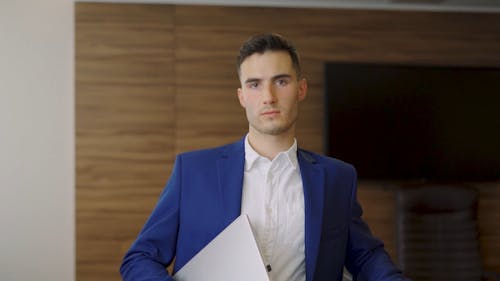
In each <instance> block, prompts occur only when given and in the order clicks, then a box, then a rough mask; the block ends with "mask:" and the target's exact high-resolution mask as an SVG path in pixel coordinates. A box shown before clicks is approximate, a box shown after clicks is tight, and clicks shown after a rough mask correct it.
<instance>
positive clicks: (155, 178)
mask: <svg viewBox="0 0 500 281" xmlns="http://www.w3.org/2000/svg"><path fill="white" fill-rule="evenodd" d="M267 31H273V32H278V33H281V34H283V35H285V36H287V37H289V38H290V39H291V40H292V41H293V42H295V45H296V46H297V48H298V49H299V51H300V55H301V57H302V60H303V68H304V74H305V75H306V77H307V79H308V82H309V95H308V97H307V99H306V100H305V101H304V102H303V104H302V106H301V109H300V119H299V123H298V127H297V138H298V142H299V145H300V146H301V147H303V148H306V149H310V150H313V151H316V152H322V151H323V136H322V134H323V125H324V124H323V84H324V82H323V65H324V62H325V61H334V60H336V61H355V62H398V63H417V64H429V63H430V64H443V65H475V66H500V56H499V54H500V16H499V15H498V14H472V13H444V12H408V11H405V12H403V11H375V10H346V9H342V10H334V9H303V8H300V9H299V8H293V9H292V8H291V9H286V8H257V7H223V6H182V5H130V4H89V3H77V4H76V134H77V136H76V141H77V145H76V157H77V159H76V161H77V163H76V164H77V198H76V200H77V218H76V222H77V237H76V239H77V279H78V280H79V281H82V280H119V279H120V278H119V275H118V273H117V271H118V267H119V263H120V261H121V258H122V256H123V254H124V253H125V251H126V250H127V248H128V247H129V246H130V243H131V242H132V240H133V239H134V237H135V236H136V235H137V233H138V231H139V229H140V228H141V227H142V225H143V223H144V222H145V220H146V218H147V216H148V214H149V212H150V211H151V209H152V208H153V207H154V204H155V202H156V200H157V197H158V195H159V193H160V192H161V190H162V188H163V186H164V183H165V181H166V180H167V179H168V175H169V172H170V169H171V167H172V164H173V160H174V156H175V154H176V153H179V152H182V151H186V150H192V149H198V148H204V147H211V146H216V145H220V144H224V143H228V142H231V141H234V140H237V139H239V138H241V137H242V136H243V135H244V133H245V132H246V130H247V126H248V125H247V123H246V119H245V115H244V111H243V109H242V108H241V107H240V106H239V103H238V101H237V97H236V89H237V87H238V86H239V82H238V77H237V75H236V71H235V58H236V55H237V50H238V48H239V46H240V45H241V43H242V42H243V41H244V40H245V39H246V38H248V37H249V36H251V35H253V34H255V33H260V32H267ZM481 190H482V193H481V203H480V223H481V225H480V227H481V246H482V253H483V261H484V265H485V267H486V269H489V270H495V271H497V272H500V254H498V253H500V240H499V238H498V237H500V227H499V226H498V223H497V222H498V221H500V220H499V217H498V214H500V204H498V202H499V200H500V184H493V185H491V186H488V187H487V188H486V187H485V188H482V189H481ZM359 199H360V201H361V203H362V204H363V206H364V209H365V218H366V220H367V221H368V223H369V224H370V225H371V228H372V230H373V232H374V233H375V235H377V236H379V237H380V238H382V240H384V241H385V243H386V246H387V249H388V251H389V252H390V253H391V254H393V253H395V250H394V248H395V245H394V225H393V223H394V212H395V209H394V194H393V193H392V192H391V190H390V189H388V188H386V187H384V186H381V185H378V184H372V183H370V184H368V183H362V184H360V192H359Z"/></svg>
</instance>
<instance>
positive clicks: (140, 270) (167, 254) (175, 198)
mask: <svg viewBox="0 0 500 281" xmlns="http://www.w3.org/2000/svg"><path fill="white" fill-rule="evenodd" d="M181 167H182V163H181V157H180V156H177V158H176V161H175V164H174V168H173V171H172V175H171V177H170V179H169V181H168V183H167V185H166V187H165V189H164V190H163V192H162V194H161V195H160V199H159V201H158V203H157V205H156V207H155V209H154V210H153V212H152V213H151V215H150V217H149V219H148V220H147V222H146V224H145V225H144V227H143V229H142V230H141V232H140V233H139V235H138V237H137V239H136V240H135V242H134V243H133V244H132V246H131V247H130V249H129V250H128V252H127V253H126V254H125V257H124V259H123V262H122V265H121V267H120V274H121V275H122V278H123V280H124V281H146V280H148V281H172V280H173V279H172V277H171V276H169V275H168V272H167V270H166V267H167V266H168V265H169V264H170V263H171V262H172V260H173V259H174V257H175V249H176V244H177V233H178V229H179V205H180V197H181V178H182V177H181Z"/></svg>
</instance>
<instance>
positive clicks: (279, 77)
mask: <svg viewBox="0 0 500 281" xmlns="http://www.w3.org/2000/svg"><path fill="white" fill-rule="evenodd" d="M281 78H292V75H290V74H285V73H283V74H278V75H274V76H273V80H278V79H281Z"/></svg>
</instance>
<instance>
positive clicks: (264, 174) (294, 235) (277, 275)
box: [241, 136, 306, 281]
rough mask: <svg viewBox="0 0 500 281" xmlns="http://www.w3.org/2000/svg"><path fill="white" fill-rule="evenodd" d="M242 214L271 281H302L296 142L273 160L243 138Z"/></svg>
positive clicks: (301, 200)
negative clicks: (267, 266)
mask: <svg viewBox="0 0 500 281" xmlns="http://www.w3.org/2000/svg"><path fill="white" fill-rule="evenodd" d="M241 213H242V214H247V215H248V217H249V219H250V224H251V225H252V229H253V232H254V234H255V236H256V240H257V244H258V245H259V248H260V250H261V253H262V256H263V259H264V262H265V263H266V265H270V267H271V272H270V273H269V274H270V277H271V279H272V280H273V281H305V279H306V270H305V246H304V233H305V227H304V193H303V188H302V178H301V175H300V167H299V163H298V160H297V141H296V140H294V143H293V145H292V146H291V147H290V149H288V150H287V151H283V152H280V153H279V154H278V155H277V156H276V157H275V158H274V159H273V160H272V161H271V160H269V159H267V158H265V157H263V156H260V155H259V154H258V153H257V152H256V151H255V150H254V149H253V148H252V146H251V145H250V143H249V142H248V136H247V137H246V138H245V175H244V179H243V192H242V200H241Z"/></svg>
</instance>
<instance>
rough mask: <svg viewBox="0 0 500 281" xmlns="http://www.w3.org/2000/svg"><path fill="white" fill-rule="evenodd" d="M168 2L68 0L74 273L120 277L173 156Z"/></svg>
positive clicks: (95, 277)
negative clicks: (72, 48)
mask: <svg viewBox="0 0 500 281" xmlns="http://www.w3.org/2000/svg"><path fill="white" fill-rule="evenodd" d="M172 13H173V8H172V7H171V6H152V5H118V4H111V5H110V4H83V3H82V4H77V5H76V158H77V163H76V167H77V178H76V182H77V186H76V250H77V259H76V262H77V279H78V280H79V281H83V280H119V279H120V278H119V275H118V267H119V264H120V262H121V259H122V257H123V253H124V252H125V250H126V249H127V248H128V247H129V246H130V243H131V242H132V241H133V239H134V238H135V237H136V235H137V233H138V232H139V230H140V228H141V226H142V224H143V223H144V221H145V218H146V217H147V216H148V214H149V212H150V211H151V210H152V209H153V207H154V204H155V202H156V201H157V198H158V195H159V193H160V191H161V189H162V187H163V185H164V184H165V182H166V180H167V178H168V173H169V171H170V169H171V166H172V162H173V160H174V158H173V157H174V154H173V148H174V133H175V132H174V118H175V114H174V112H175V106H174V86H173V85H174V83H175V81H174V68H173V63H174V59H173V58H174V37H173V32H172V30H173V17H172Z"/></svg>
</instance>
